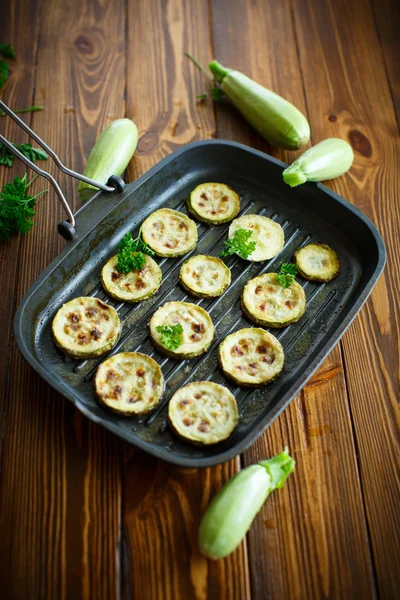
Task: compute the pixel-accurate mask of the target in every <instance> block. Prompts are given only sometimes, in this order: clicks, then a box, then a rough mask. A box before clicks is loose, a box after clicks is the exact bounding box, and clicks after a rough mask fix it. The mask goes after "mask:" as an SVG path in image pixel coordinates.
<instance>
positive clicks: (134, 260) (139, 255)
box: [117, 231, 154, 273]
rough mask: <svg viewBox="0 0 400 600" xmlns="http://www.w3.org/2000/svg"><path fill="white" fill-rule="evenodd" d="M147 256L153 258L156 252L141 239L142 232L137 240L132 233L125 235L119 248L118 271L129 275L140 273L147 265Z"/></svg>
mask: <svg viewBox="0 0 400 600" xmlns="http://www.w3.org/2000/svg"><path fill="white" fill-rule="evenodd" d="M146 254H148V255H149V256H153V255H154V252H153V250H152V249H151V248H149V246H148V245H147V244H145V242H144V241H143V240H142V238H141V232H140V231H139V235H138V237H137V238H136V239H134V238H133V237H132V234H131V233H127V234H126V235H124V237H123V238H122V240H121V241H120V243H119V246H118V263H117V271H119V272H120V273H129V272H130V271H140V270H141V269H143V267H144V265H145V263H146V256H145V255H146Z"/></svg>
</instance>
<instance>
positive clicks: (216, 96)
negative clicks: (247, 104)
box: [211, 85, 225, 102]
mask: <svg viewBox="0 0 400 600" xmlns="http://www.w3.org/2000/svg"><path fill="white" fill-rule="evenodd" d="M224 95H225V94H224V92H223V91H222V90H221V88H220V87H218V86H217V85H215V86H214V87H212V88H211V98H212V99H213V100H215V101H216V102H220V101H221V100H222V98H223V97H224Z"/></svg>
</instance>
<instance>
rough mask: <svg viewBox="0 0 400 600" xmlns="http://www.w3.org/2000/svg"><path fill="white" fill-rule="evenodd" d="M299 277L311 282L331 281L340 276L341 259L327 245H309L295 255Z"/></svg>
mask: <svg viewBox="0 0 400 600" xmlns="http://www.w3.org/2000/svg"><path fill="white" fill-rule="evenodd" d="M294 261H295V263H296V267H297V268H298V270H299V275H301V276H302V277H303V278H304V279H308V280H309V281H330V280H331V279H334V278H335V277H337V276H338V275H339V271H340V263H339V257H338V255H337V254H336V252H335V251H334V250H332V248H330V247H329V246H327V245H326V244H308V245H307V246H304V248H300V250H297V252H295V254H294Z"/></svg>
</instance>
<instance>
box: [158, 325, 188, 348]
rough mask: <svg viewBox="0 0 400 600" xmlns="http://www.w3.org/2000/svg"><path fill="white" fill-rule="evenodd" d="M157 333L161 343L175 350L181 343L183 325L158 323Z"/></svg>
mask: <svg viewBox="0 0 400 600" xmlns="http://www.w3.org/2000/svg"><path fill="white" fill-rule="evenodd" d="M156 330H157V331H158V333H161V344H162V345H163V346H165V347H166V348H168V349H169V350H176V349H177V348H179V346H180V345H181V344H182V333H183V327H182V325H181V324H180V323H178V324H177V325H158V326H157V327H156Z"/></svg>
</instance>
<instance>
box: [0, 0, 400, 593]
mask: <svg viewBox="0 0 400 600" xmlns="http://www.w3.org/2000/svg"><path fill="white" fill-rule="evenodd" d="M397 17H398V7H397V3H395V2H394V1H393V0H382V2H380V3H377V2H376V1H375V0H371V1H370V0H347V1H346V2H345V1H344V0H340V1H339V2H329V1H327V2H321V1H320V0H281V1H279V2H276V1H275V0H265V1H262V2H261V1H258V0H257V1H250V0H248V1H245V2H229V1H228V0H210V1H207V0H191V1H190V2H187V1H185V0H154V1H153V0H152V1H151V2H149V1H146V0H114V2H112V3H111V2H97V1H96V0H81V1H80V2H78V0H68V1H67V2H66V1H65V0H64V1H61V0H52V1H51V2H46V1H45V0H39V1H38V2H36V1H33V0H21V1H20V2H16V0H11V2H9V3H7V5H5V6H4V8H3V6H2V10H1V19H0V42H5V43H8V42H11V43H12V44H13V46H14V48H15V50H16V53H17V60H16V61H13V62H11V61H10V66H11V67H12V74H11V77H10V80H9V81H8V83H7V85H6V87H5V88H4V90H3V91H2V92H1V97H2V99H4V100H5V102H6V103H7V104H9V105H10V106H11V107H14V108H21V107H24V106H28V105H30V104H31V103H35V104H43V105H45V111H44V112H42V113H36V114H34V115H25V117H24V118H25V119H26V121H27V122H28V123H31V124H32V126H33V128H34V129H35V131H37V132H38V134H39V135H41V136H42V137H43V138H44V139H45V140H46V141H47V142H48V143H49V144H50V145H51V146H52V147H53V148H54V150H55V151H56V152H58V153H59V155H60V156H61V158H62V160H64V162H65V164H67V165H68V166H71V167H72V168H74V169H76V170H78V171H79V170H82V169H83V165H84V163H85V160H86V157H87V155H88V153H89V151H90V149H91V147H92V145H93V143H94V141H95V139H96V137H97V135H98V133H99V132H100V131H101V130H102V129H103V128H104V127H105V126H106V125H107V124H108V123H109V122H110V121H112V120H114V119H115V118H118V117H122V116H127V117H129V118H132V119H133V120H134V121H135V122H136V123H137V125H138V129H139V145H138V149H137V152H136V154H135V157H134V159H133V161H132V163H131V164H130V166H129V168H128V170H127V174H126V179H127V180H129V181H131V180H133V179H136V178H137V177H139V176H140V175H142V174H143V173H144V172H146V171H147V170H148V169H149V168H150V167H151V166H153V165H154V164H155V163H156V162H157V161H159V160H160V159H161V158H162V157H164V156H166V155H167V154H169V153H170V152H172V151H173V150H175V149H176V148H178V147H180V146H181V145H182V144H186V143H188V142H191V141H195V140H199V139H207V138H210V137H219V138H227V139H233V140H237V141H240V142H243V143H246V144H249V145H251V146H253V147H256V148H259V149H261V150H263V151H266V152H269V153H271V154H273V155H274V156H277V157H279V158H281V159H283V160H285V161H291V160H292V159H293V158H294V157H295V156H296V153H288V152H283V151H279V150H276V149H271V148H268V146H267V144H266V142H265V141H264V140H262V139H261V138H260V137H259V136H258V135H257V134H256V133H255V132H254V131H253V130H252V129H251V128H250V127H249V126H248V125H247V124H246V123H245V122H244V121H243V119H242V118H241V117H240V116H239V115H238V114H237V113H236V111H235V110H234V109H233V108H232V107H231V106H230V105H229V103H227V102H221V103H220V104H213V103H212V102H210V101H207V102H199V101H198V100H196V95H198V94H201V93H202V92H203V91H204V90H205V88H206V87H207V81H206V79H205V77H204V76H203V75H202V74H201V73H200V72H199V71H198V70H197V69H195V68H194V66H193V65H192V64H191V63H190V62H189V61H188V60H187V59H186V58H185V56H184V52H185V51H189V52H191V53H192V54H193V55H195V56H196V57H197V58H199V60H200V61H201V62H202V63H203V64H207V62H208V61H209V60H210V59H211V58H214V57H215V58H218V60H220V61H221V62H222V63H223V64H226V65H227V66H233V67H235V68H237V69H239V70H242V71H243V72H245V73H246V74H247V75H249V76H251V77H253V78H254V79H256V80H257V81H259V82H260V83H262V84H263V85H266V86H267V87H270V88H272V89H274V90H275V91H276V92H278V93H280V94H282V95H283V96H284V97H286V98H287V99H288V100H290V101H291V102H293V103H295V104H296V105H297V106H298V107H299V108H300V110H302V111H303V112H304V113H305V114H306V115H307V117H308V119H309V121H310V125H311V129H312V142H313V143H316V142H318V141H320V140H321V139H323V138H325V137H335V136H336V137H342V138H344V139H347V140H348V141H349V142H350V143H351V144H352V145H353V148H354V150H355V163H354V166H353V168H352V169H351V171H350V172H349V173H348V174H347V175H345V176H344V177H342V178H340V179H338V180H335V181H332V182H331V183H330V187H332V188H333V189H334V190H335V191H337V192H338V193H339V194H341V195H343V196H344V197H346V198H348V199H349V200H350V201H351V202H353V203H354V204H355V205H356V206H358V208H360V209H361V210H363V211H364V212H365V213H366V214H367V215H368V216H369V217H370V218H371V219H372V220H373V221H374V222H375V223H376V224H377V226H378V228H379V229H380V231H381V233H382V235H383V237H384V239H385V242H386V246H387V250H388V263H387V267H386V269H385V272H384V275H383V276H382V277H381V279H380V280H379V282H378V285H377V286H376V288H375V290H374V291H373V293H372V295H371V297H370V299H369V300H368V302H367V303H366V305H365V306H364V308H363V309H362V311H361V313H360V315H359V316H358V317H357V319H356V320H355V322H354V323H353V324H352V326H351V327H350V329H349V330H348V332H347V333H346V334H345V336H344V337H343V340H342V342H341V344H339V345H338V346H336V348H335V349H334V350H333V352H332V353H331V355H330V356H329V357H328V358H327V360H326V361H325V362H324V364H323V365H322V366H321V367H320V369H319V370H318V372H317V373H316V374H315V375H314V377H313V378H312V379H311V380H310V382H309V383H308V385H307V386H306V387H305V388H304V389H303V391H302V392H301V394H300V395H299V397H298V398H297V399H296V400H295V401H294V402H293V403H292V404H291V405H290V407H289V408H288V409H287V410H286V411H285V412H284V413H283V414H282V415H281V416H280V417H279V418H278V419H277V420H276V421H275V423H274V424H273V425H272V426H271V427H270V429H269V430H268V431H267V432H266V434H265V435H263V436H262V437H261V438H259V440H258V441H257V442H256V443H255V444H254V445H253V446H252V447H251V448H250V449H249V450H248V451H247V452H246V453H245V454H244V455H243V456H241V457H237V459H235V460H233V461H231V462H229V463H226V464H224V465H220V466H218V467H215V468H213V469H205V470H195V469H191V470H188V469H179V468H176V467H173V466H170V465H167V464H166V463H163V462H161V461H157V460H155V459H154V458H152V457H150V456H148V455H146V454H144V453H142V452H139V451H137V450H136V449H135V448H133V447H131V446H129V445H127V444H124V443H123V442H121V441H120V440H119V439H118V438H116V437H115V436H113V435H111V434H110V433H108V432H106V431H105V430H104V429H102V428H100V427H98V426H96V425H95V424H93V423H91V422H89V421H88V420H87V419H86V418H85V417H83V416H82V415H81V414H80V413H78V412H77V411H76V410H75V409H74V408H73V407H72V405H71V404H70V403H68V402H67V401H65V400H64V399H63V398H62V397H61V396H59V395H58V394H56V393H55V392H54V391H53V390H52V389H51V388H50V387H49V386H48V385H47V384H46V383H44V382H43V381H42V380H41V379H40V378H39V377H38V376H37V375H36V374H35V373H34V372H33V371H32V369H31V368H30V367H28V365H27V364H26V363H25V361H24V360H23V359H22V357H21V356H20V354H19V352H18V350H17V348H16V345H15V342H14V340H13V336H12V317H13V314H14V312H15V309H16V306H17V305H18V303H19V301H20V300H21V298H22V297H23V295H24V293H25V292H26V290H27V289H28V287H29V286H30V285H31V283H32V282H33V281H34V280H35V278H36V277H37V276H38V275H39V273H40V272H41V271H42V270H43V268H44V267H45V266H46V265H47V264H49V262H50V261H51V260H52V259H53V258H54V257H55V256H56V255H57V254H58V252H59V251H60V249H61V247H62V245H63V243H62V241H61V239H60V238H59V237H58V235H57V233H56V226H57V223H58V222H59V221H60V220H61V219H63V218H64V215H63V213H62V209H61V207H60V206H59V204H58V202H57V199H56V197H55V195H54V193H49V194H48V195H47V196H45V197H43V198H41V199H40V201H38V211H37V216H36V218H35V227H34V228H33V230H32V232H31V233H30V234H29V235H27V236H14V237H13V238H12V239H11V240H10V241H9V242H7V243H1V244H0V273H1V276H2V284H3V286H2V287H3V294H2V296H1V299H0V314H1V319H0V336H1V337H0V339H1V340H2V342H3V345H2V347H3V359H2V360H1V361H0V386H1V388H0V394H1V396H0V403H1V407H0V408H1V417H0V419H1V423H0V426H1V439H0V452H1V455H0V459H1V471H0V477H1V480H0V555H1V556H2V557H3V560H2V561H1V564H0V586H1V588H0V589H2V590H3V593H2V597H5V598H23V599H25V598H46V599H53V598H57V599H59V598H62V599H64V598H65V599H69V598H77V597H81V598H96V600H97V599H100V598H104V599H107V600H108V599H111V598H124V599H125V598H133V599H135V600H158V599H160V600H163V599H168V600H180V599H184V600H190V599H192V598H193V599H196V600H197V599H199V600H211V599H218V600H219V599H226V600H228V599H231V598H232V599H235V600H248V599H249V600H250V599H252V600H264V599H266V598H271V599H273V600H279V599H282V600H287V599H291V598H296V599H297V598H298V599H307V600H308V599H313V598H315V599H319V598H329V599H331V598H341V599H347V598H349V599H352V598H362V599H364V598H375V597H380V598H385V599H386V598H387V599H391V598H395V597H396V595H398V591H399V589H400V576H399V572H398V571H399V569H398V565H399V564H400V539H399V531H400V522H399V518H400V485H399V468H398V467H399V445H400V444H399V411H398V406H399V404H398V403H399V398H400V393H399V392H400V389H399V379H400V365H399V359H400V352H399V325H400V322H399V321H400V318H399V292H398V285H397V279H398V277H397V274H398V272H399V267H400V265H399V234H400V208H399V207H400V204H399V181H398V164H399V156H400V152H399V129H398V122H399V112H398V111H399V106H400V95H399V89H400V88H399V85H400V83H399V77H400V72H399V59H398V57H399V44H398V27H396V22H397V21H396V19H397ZM396 111H397V112H396ZM396 117H397V119H396ZM0 131H1V132H2V133H3V132H4V133H5V135H7V137H9V138H10V139H12V140H16V141H27V138H26V135H25V134H24V133H23V132H21V131H20V130H18V128H17V127H16V126H15V125H13V124H11V123H10V120H9V119H6V118H4V117H0ZM41 165H42V166H45V168H48V169H49V170H50V172H52V173H53V174H55V175H56V176H57V178H58V180H59V181H60V183H61V185H62V187H63V189H64V190H65V192H66V194H67V197H68V199H69V200H70V202H71V203H72V205H73V206H74V208H76V207H77V206H79V200H78V197H77V193H76V190H77V185H76V183H75V182H74V181H73V180H71V179H69V178H67V177H63V176H60V175H59V174H58V171H57V169H55V167H54V165H52V164H51V162H50V161H49V162H47V163H41ZM23 172H24V168H23V166H22V165H21V164H18V161H16V163H15V166H14V167H13V169H12V170H8V169H6V168H4V167H0V184H1V185H3V184H4V182H6V181H8V180H9V179H10V178H11V177H14V176H15V174H21V173H23ZM34 186H35V188H34V189H35V190H37V191H39V190H40V189H44V187H45V183H43V181H39V180H38V181H37V182H35V184H34ZM285 445H288V447H289V450H290V452H291V453H292V455H293V456H294V458H295V460H296V464H297V467H296V472H295V474H294V475H292V476H291V478H290V479H289V481H288V483H287V484H286V485H285V487H284V488H283V489H282V490H280V491H279V492H276V493H274V494H273V495H272V496H271V497H270V499H269V500H268V502H267V503H266V504H265V506H264V507H263V509H262V510H261V511H260V514H259V515H258V517H257V518H256V521H255V523H254V525H253V527H252V529H251V530H250V532H249V534H248V536H247V538H246V540H245V541H244V543H243V544H242V545H241V546H240V547H239V548H238V550H236V551H235V552H234V553H233V554H232V555H231V556H230V557H228V558H227V559H224V560H222V561H218V562H213V561H208V560H206V559H205V558H204V557H202V555H201V554H200V553H199V551H198V549H197V527H198V523H199V519H200V517H201V514H202V512H203V511H204V509H205V507H206V506H207V504H208V502H209V500H210V498H211V497H212V495H213V494H214V493H215V492H216V491H217V490H218V489H219V488H220V487H221V485H222V484H223V483H224V482H225V481H227V480H228V479H229V478H230V477H231V476H232V475H233V474H234V473H236V472H237V471H238V470H239V469H241V468H243V467H244V466H246V465H248V464H250V463H253V462H256V461H257V460H260V459H262V458H265V457H268V456H270V455H272V454H274V453H276V452H279V451H281V450H282V448H283V447H284V446H285Z"/></svg>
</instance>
